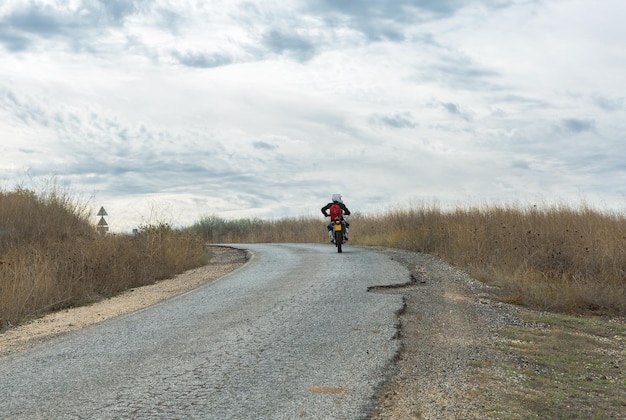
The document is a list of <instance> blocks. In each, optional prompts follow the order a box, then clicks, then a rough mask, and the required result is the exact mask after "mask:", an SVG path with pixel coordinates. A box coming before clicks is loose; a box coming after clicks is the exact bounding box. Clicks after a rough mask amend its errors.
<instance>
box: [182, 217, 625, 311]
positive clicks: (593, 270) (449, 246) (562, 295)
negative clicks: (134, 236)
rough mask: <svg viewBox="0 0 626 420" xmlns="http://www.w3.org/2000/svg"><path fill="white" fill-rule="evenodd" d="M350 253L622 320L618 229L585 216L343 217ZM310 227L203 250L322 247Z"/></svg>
mask: <svg viewBox="0 0 626 420" xmlns="http://www.w3.org/2000/svg"><path fill="white" fill-rule="evenodd" d="M350 222H351V234H350V236H351V239H350V242H351V243H352V244H358V245H372V246H386V247H395V248H403V249H407V250H411V251H417V252H424V253H429V254H434V255H437V256H439V257H441V258H443V259H444V260H446V261H448V262H450V263H451V264H454V265H455V266H457V267H461V268H463V269H465V270H466V271H468V272H469V273H470V274H471V275H473V276H475V277H477V278H479V279H480V280H482V281H484V282H487V283H490V284H493V285H495V286H498V287H499V288H500V290H501V296H500V298H501V299H502V300H503V301H507V302H511V303H516V304H522V305H527V306H529V307H534V308H539V309H545V310H551V311H562V312H568V313H582V312H586V313H589V312H593V313H599V314H608V315H624V314H626V219H624V217H622V216H616V215H609V214H606V213H603V212H600V211H597V210H594V209H591V208H589V207H587V206H584V205H583V206H581V207H580V208H572V207H568V206H552V207H546V208H545V209H540V208H537V207H532V208H528V209H524V208H515V207H499V206H492V207H483V208H457V209H456V210H454V211H442V210H440V209H438V208H436V207H427V206H424V207H420V208H414V209H409V210H397V211H390V212H387V213H384V214H377V215H355V216H353V217H351V219H350ZM325 225H326V222H325V221H323V220H321V219H317V218H299V219H284V220H276V221H263V220H259V219H244V220H235V221H226V220H223V219H220V218H217V217H208V218H205V219H203V220H202V221H200V222H198V223H197V224H196V225H194V226H193V227H192V230H194V231H196V232H197V233H199V234H201V235H202V236H203V237H205V238H206V239H207V240H208V241H209V242H214V243H219V242H327V240H328V238H327V237H326V229H325Z"/></svg>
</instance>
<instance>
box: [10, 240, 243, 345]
mask: <svg viewBox="0 0 626 420" xmlns="http://www.w3.org/2000/svg"><path fill="white" fill-rule="evenodd" d="M210 249H211V254H212V257H211V260H210V261H209V264H208V265H205V266H203V267H199V268H196V269H194V270H189V271H186V272H184V273H182V274H179V275H178V276H176V277H174V278H171V279H167V280H162V281H159V282H157V283H155V284H151V285H148V286H143V287H137V288H134V289H130V290H127V291H126V292H124V293H122V294H120V295H117V296H115V297H112V298H110V299H105V300H103V301H100V302H97V303H94V304H92V305H88V306H81V307H77V308H71V309H66V310H62V311H59V312H54V313H50V314H47V315H45V316H43V317H41V318H37V319H35V320H33V321H31V322H28V323H25V324H21V325H19V326H17V327H14V328H12V329H10V330H8V331H5V332H4V333H2V334H0V356H5V355H7V354H10V353H13V352H16V351H20V350H23V349H26V348H28V347H31V346H33V345H36V344H38V343H41V342H43V341H45V340H48V339H50V338H51V337H54V336H56V335H59V334H63V333H66V332H69V331H74V330H78V329H81V328H84V327H86V326H87V325H92V324H95V323H98V322H102V321H104V320H106V319H109V318H112V317H115V316H119V315H122V314H126V313H129V312H133V311H136V310H138V309H142V308H145V307H147V306H150V305H152V304H154V303H157V302H159V301H162V300H164V299H167V298H170V297H173V296H177V295H180V294H182V293H185V292H188V291H190V290H192V289H194V288H196V287H198V286H200V285H202V284H204V283H207V282H209V281H211V280H214V279H216V278H218V277H221V276H223V275H225V274H227V273H229V272H231V271H233V270H235V269H236V268H238V267H240V266H242V265H243V264H245V262H246V261H247V260H248V254H247V252H246V251H243V250H240V249H235V248H229V247H218V246H212V247H210Z"/></svg>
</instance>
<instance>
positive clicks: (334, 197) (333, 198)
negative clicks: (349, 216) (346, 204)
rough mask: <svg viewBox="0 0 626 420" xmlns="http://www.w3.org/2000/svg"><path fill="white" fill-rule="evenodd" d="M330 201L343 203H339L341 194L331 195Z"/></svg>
mask: <svg viewBox="0 0 626 420" xmlns="http://www.w3.org/2000/svg"><path fill="white" fill-rule="evenodd" d="M332 200H333V202H340V203H343V201H341V194H333V196H332Z"/></svg>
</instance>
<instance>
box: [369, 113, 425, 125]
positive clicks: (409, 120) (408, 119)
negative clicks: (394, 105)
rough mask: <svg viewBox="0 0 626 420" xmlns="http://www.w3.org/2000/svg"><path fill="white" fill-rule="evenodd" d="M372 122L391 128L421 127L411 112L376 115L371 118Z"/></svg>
mask: <svg viewBox="0 0 626 420" xmlns="http://www.w3.org/2000/svg"><path fill="white" fill-rule="evenodd" d="M370 122H371V123H372V124H374V125H383V126H388V127H391V128H416V127H418V126H419V124H418V123H417V122H415V120H414V118H413V115H411V113H410V112H399V113H395V114H387V115H380V114H374V115H372V116H371V117H370Z"/></svg>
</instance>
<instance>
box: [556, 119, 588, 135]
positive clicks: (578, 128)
mask: <svg viewBox="0 0 626 420" xmlns="http://www.w3.org/2000/svg"><path fill="white" fill-rule="evenodd" d="M561 127H563V128H564V129H565V130H567V131H569V132H571V133H576V134H578V133H584V132H586V131H596V122H595V120H593V119H578V118H565V119H563V120H562V121H561Z"/></svg>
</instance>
